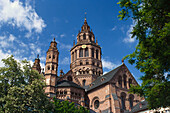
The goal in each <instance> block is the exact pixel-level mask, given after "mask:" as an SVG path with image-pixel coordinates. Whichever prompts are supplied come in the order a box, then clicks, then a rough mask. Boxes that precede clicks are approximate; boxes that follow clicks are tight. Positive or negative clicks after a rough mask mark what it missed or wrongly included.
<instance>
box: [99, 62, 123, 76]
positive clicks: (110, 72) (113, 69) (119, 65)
mask: <svg viewBox="0 0 170 113" xmlns="http://www.w3.org/2000/svg"><path fill="white" fill-rule="evenodd" d="M122 65H123V64H121V65H119V66H117V67H116V68H114V69H113V70H111V71H109V72H107V73H105V74H104V75H102V76H105V75H107V74H109V73H111V72H112V71H114V70H116V69H117V68H119V67H120V66H122Z"/></svg>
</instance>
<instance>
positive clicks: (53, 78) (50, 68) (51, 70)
mask: <svg viewBox="0 0 170 113" xmlns="http://www.w3.org/2000/svg"><path fill="white" fill-rule="evenodd" d="M58 56H59V52H58V49H57V43H56V41H55V38H54V40H53V41H51V44H50V47H49V49H48V51H47V56H46V64H45V82H46V88H45V93H47V94H48V96H49V97H54V96H56V94H55V85H56V82H57V70H58Z"/></svg>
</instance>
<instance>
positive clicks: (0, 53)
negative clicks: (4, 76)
mask: <svg viewBox="0 0 170 113" xmlns="http://www.w3.org/2000/svg"><path fill="white" fill-rule="evenodd" d="M0 56H1V57H0V67H3V66H4V64H3V63H2V59H4V58H7V57H8V56H9V54H8V53H4V52H2V50H0Z"/></svg>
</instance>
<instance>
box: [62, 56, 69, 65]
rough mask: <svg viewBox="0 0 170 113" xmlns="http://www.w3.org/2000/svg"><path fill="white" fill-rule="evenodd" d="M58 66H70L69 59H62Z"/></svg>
mask: <svg viewBox="0 0 170 113" xmlns="http://www.w3.org/2000/svg"><path fill="white" fill-rule="evenodd" d="M60 64H64V65H68V64H70V59H69V57H64V59H63V60H62V61H61V62H60Z"/></svg>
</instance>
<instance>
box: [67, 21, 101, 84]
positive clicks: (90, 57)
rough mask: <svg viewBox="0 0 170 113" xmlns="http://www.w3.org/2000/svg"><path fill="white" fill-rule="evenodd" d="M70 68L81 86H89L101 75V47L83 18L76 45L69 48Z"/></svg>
mask: <svg viewBox="0 0 170 113" xmlns="http://www.w3.org/2000/svg"><path fill="white" fill-rule="evenodd" d="M70 52H71V64H70V68H71V70H72V72H73V73H74V74H75V75H76V77H77V78H78V80H79V81H80V83H81V85H82V86H86V85H89V84H91V83H92V82H93V81H94V80H95V79H96V78H97V77H98V76H100V75H102V74H103V69H102V62H101V47H100V46H99V45H98V42H97V39H96V41H95V36H94V34H93V32H92V30H91V29H90V26H89V25H88V24H87V20H86V18H85V20H84V24H83V26H82V27H81V32H79V33H78V35H77V43H76V44H75V42H74V45H73V47H72V48H71V50H70Z"/></svg>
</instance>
